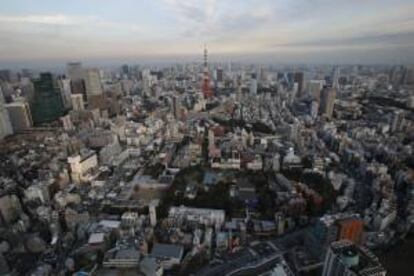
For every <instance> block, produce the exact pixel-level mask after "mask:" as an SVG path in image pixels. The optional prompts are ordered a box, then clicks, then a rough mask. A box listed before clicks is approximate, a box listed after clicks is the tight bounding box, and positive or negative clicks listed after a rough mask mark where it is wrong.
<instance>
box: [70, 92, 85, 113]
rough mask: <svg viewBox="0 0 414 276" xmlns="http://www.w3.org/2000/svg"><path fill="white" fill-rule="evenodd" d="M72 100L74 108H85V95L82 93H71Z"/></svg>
mask: <svg viewBox="0 0 414 276" xmlns="http://www.w3.org/2000/svg"><path fill="white" fill-rule="evenodd" d="M70 97H71V100H72V108H73V110H77V111H78V110H84V109H85V105H84V103H83V95H82V94H72V95H70Z"/></svg>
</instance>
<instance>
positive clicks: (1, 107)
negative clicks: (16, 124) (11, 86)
mask: <svg viewBox="0 0 414 276" xmlns="http://www.w3.org/2000/svg"><path fill="white" fill-rule="evenodd" d="M11 134H13V127H12V124H11V121H10V117H9V112H8V111H7V109H6V107H5V104H4V97H3V91H2V90H1V88H0V140H2V139H3V138H4V137H6V136H8V135H11Z"/></svg>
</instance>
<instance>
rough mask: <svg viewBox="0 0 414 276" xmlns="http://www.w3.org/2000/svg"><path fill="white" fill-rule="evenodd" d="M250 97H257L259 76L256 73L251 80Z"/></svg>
mask: <svg viewBox="0 0 414 276" xmlns="http://www.w3.org/2000/svg"><path fill="white" fill-rule="evenodd" d="M250 95H251V96H255V95H257V76H256V74H254V73H253V74H252V77H251V79H250Z"/></svg>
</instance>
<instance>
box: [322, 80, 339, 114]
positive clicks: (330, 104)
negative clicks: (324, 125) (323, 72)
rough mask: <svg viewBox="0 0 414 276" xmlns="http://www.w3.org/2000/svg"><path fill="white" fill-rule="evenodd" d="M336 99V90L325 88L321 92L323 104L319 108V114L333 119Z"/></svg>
mask: <svg viewBox="0 0 414 276" xmlns="http://www.w3.org/2000/svg"><path fill="white" fill-rule="evenodd" d="M335 98H336V89H335V88H332V87H325V88H324V89H322V91H321V103H320V106H319V113H320V114H321V115H324V116H326V117H327V118H332V114H333V110H334V106H335Z"/></svg>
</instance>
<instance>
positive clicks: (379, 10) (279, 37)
mask: <svg viewBox="0 0 414 276" xmlns="http://www.w3.org/2000/svg"><path fill="white" fill-rule="evenodd" d="M413 11H414V1H413V0H10V1H7V0H2V3H1V7H0V67H1V66H2V64H3V65H10V64H41V63H53V62H55V63H56V62H66V61H72V60H80V61H85V60H86V61H87V60H91V61H93V60H95V61H99V60H100V61H102V60H105V61H120V62H121V61H122V62H131V63H132V62H134V61H162V60H165V61H181V60H185V61H197V60H201V58H202V51H203V45H204V44H207V46H208V49H209V52H210V57H211V59H212V60H213V61H229V60H231V61H248V62H255V61H257V62H266V63H278V62H279V63H300V64H305V63H330V64H333V63H340V64H346V63H380V64H381V63H392V64H395V63H408V64H412V63H414V47H413V46H414V12H413Z"/></svg>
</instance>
